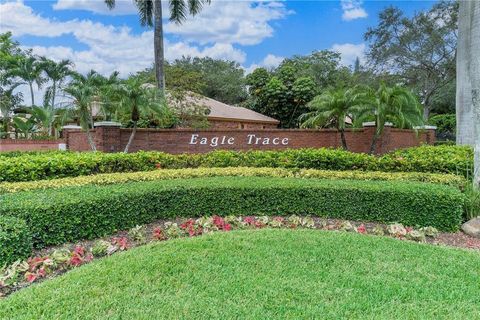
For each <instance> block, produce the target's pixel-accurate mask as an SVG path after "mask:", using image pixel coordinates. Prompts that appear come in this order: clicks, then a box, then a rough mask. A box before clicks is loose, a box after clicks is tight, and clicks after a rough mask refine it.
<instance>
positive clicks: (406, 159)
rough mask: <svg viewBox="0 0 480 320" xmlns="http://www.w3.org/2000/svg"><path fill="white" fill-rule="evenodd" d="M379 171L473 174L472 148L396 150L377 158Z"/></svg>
mask: <svg viewBox="0 0 480 320" xmlns="http://www.w3.org/2000/svg"><path fill="white" fill-rule="evenodd" d="M378 160H379V169H380V170H381V171H416V172H438V173H453V174H459V175H463V176H465V177H467V178H469V177H471V176H472V174H473V149H472V148H471V147H468V146H448V145H442V146H435V147H432V146H421V147H416V148H408V149H402V150H397V151H394V152H392V153H389V154H387V155H385V156H383V157H380V158H379V159H378Z"/></svg>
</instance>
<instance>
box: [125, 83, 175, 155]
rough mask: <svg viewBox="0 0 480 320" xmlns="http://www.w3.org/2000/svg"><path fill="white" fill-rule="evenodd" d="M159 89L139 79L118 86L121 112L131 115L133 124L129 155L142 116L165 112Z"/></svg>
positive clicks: (128, 144)
mask: <svg viewBox="0 0 480 320" xmlns="http://www.w3.org/2000/svg"><path fill="white" fill-rule="evenodd" d="M156 91H157V89H154V88H151V87H149V86H148V85H146V84H144V83H143V82H142V81H141V80H140V79H139V78H131V79H129V80H127V81H125V82H124V83H123V84H121V85H120V86H118V88H117V92H118V96H119V99H120V110H123V111H124V112H125V113H127V114H128V115H129V118H130V121H131V122H132V123H133V129H132V133H131V134H130V137H129V139H128V143H127V145H126V146H125V150H124V152H125V153H127V152H128V150H129V149H130V146H131V145H132V143H133V139H134V138H135V134H136V132H137V123H138V120H140V116H141V115H142V114H149V115H150V117H151V116H152V115H153V116H157V117H159V116H161V115H162V114H163V113H164V111H165V109H166V108H165V104H164V103H163V100H161V98H159V95H158V94H157V92H156Z"/></svg>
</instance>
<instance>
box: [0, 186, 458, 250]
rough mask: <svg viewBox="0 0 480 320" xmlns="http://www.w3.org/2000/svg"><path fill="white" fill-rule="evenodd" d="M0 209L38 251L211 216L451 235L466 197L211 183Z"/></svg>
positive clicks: (7, 200)
mask: <svg viewBox="0 0 480 320" xmlns="http://www.w3.org/2000/svg"><path fill="white" fill-rule="evenodd" d="M0 201H1V202H2V206H1V207H0V216H1V215H3V216H15V217H18V218H21V219H24V220H25V221H26V222H27V224H28V226H29V228H30V231H31V234H32V237H33V243H34V246H35V247H37V248H39V247H44V246H47V245H55V244H61V243H64V242H70V241H75V240H79V239H93V238H97V237H101V236H104V235H106V234H110V233H112V232H114V231H116V230H119V229H126V228H130V227H133V226H135V225H137V224H143V223H148V222H151V221H154V220H156V219H162V218H177V217H192V216H203V215H212V214H222V215H230V214H235V215H290V214H298V215H305V214H312V215H318V216H324V217H330V218H340V219H349V220H363V221H378V222H400V223H403V224H406V225H413V226H417V225H418V226H433V227H436V228H438V229H440V230H445V231H452V230H457V229H458V226H459V224H460V223H461V221H462V212H463V209H462V206H463V202H464V196H463V194H462V193H461V192H460V191H459V190H457V189H455V188H452V187H447V186H441V185H434V184H426V183H413V182H399V181H395V182H393V181H389V182H383V181H355V180H352V181H346V180H317V179H305V180H303V179H295V178H266V177H212V178H197V179H179V180H165V181H150V182H137V183H125V184H116V185H109V186H102V187H98V186H82V187H72V188H63V189H56V190H46V191H44V192H41V193H40V192H19V193H14V194H6V195H2V196H0Z"/></svg>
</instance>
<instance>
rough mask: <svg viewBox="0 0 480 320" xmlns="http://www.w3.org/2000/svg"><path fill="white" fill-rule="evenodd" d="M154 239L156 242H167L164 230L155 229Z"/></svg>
mask: <svg viewBox="0 0 480 320" xmlns="http://www.w3.org/2000/svg"><path fill="white" fill-rule="evenodd" d="M153 238H154V239H156V240H165V239H166V237H165V234H164V233H163V230H162V228H160V227H156V228H155V229H153Z"/></svg>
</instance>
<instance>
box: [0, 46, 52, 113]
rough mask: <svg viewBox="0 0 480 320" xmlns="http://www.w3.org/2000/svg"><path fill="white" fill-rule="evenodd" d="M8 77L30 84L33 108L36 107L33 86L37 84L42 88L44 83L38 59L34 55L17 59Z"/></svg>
mask: <svg viewBox="0 0 480 320" xmlns="http://www.w3.org/2000/svg"><path fill="white" fill-rule="evenodd" d="M7 76H15V77H18V78H20V79H22V80H23V81H25V83H26V84H28V86H29V88H30V96H31V101H32V106H33V105H35V97H34V94H33V84H34V83H36V84H37V86H38V88H40V87H41V86H42V84H43V82H44V79H43V77H42V66H41V65H40V62H39V60H38V58H37V57H35V56H33V55H27V56H25V57H22V58H20V59H16V60H15V62H14V63H13V64H12V65H11V66H10V68H9V70H8V71H7Z"/></svg>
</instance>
